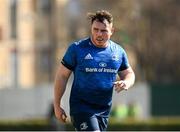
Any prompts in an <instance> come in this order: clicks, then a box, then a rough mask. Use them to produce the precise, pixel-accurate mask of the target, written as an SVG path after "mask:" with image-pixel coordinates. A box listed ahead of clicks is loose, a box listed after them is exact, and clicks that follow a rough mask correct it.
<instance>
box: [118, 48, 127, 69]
mask: <svg viewBox="0 0 180 132" xmlns="http://www.w3.org/2000/svg"><path fill="white" fill-rule="evenodd" d="M121 59H122V63H121V66H120V68H119V70H118V71H123V70H126V69H127V68H128V67H129V66H130V65H129V61H128V57H127V54H126V52H125V51H124V50H122V58H121Z"/></svg>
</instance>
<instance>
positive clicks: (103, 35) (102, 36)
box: [91, 20, 114, 47]
mask: <svg viewBox="0 0 180 132" xmlns="http://www.w3.org/2000/svg"><path fill="white" fill-rule="evenodd" d="M113 31H114V29H113V27H112V24H109V23H108V21H107V20H105V21H104V23H101V22H99V21H96V20H95V21H94V22H93V23H92V26H91V33H92V38H91V39H92V41H93V44H94V45H95V46H97V47H107V45H108V42H107V41H108V40H109V39H110V37H111V35H112V34H113Z"/></svg>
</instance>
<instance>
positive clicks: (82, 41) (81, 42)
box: [72, 38, 90, 47]
mask: <svg viewBox="0 0 180 132" xmlns="http://www.w3.org/2000/svg"><path fill="white" fill-rule="evenodd" d="M89 42H90V38H83V39H80V40H77V41H75V42H73V43H72V45H74V46H75V47H81V46H84V45H87V44H88V43H89Z"/></svg>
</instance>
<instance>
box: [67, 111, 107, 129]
mask: <svg viewBox="0 0 180 132" xmlns="http://www.w3.org/2000/svg"><path fill="white" fill-rule="evenodd" d="M71 122H72V124H73V126H74V128H75V130H76V131H106V129H107V124H108V118H107V117H101V116H97V115H91V116H90V115H88V114H77V115H73V116H71Z"/></svg>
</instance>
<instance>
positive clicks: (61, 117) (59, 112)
mask: <svg viewBox="0 0 180 132" xmlns="http://www.w3.org/2000/svg"><path fill="white" fill-rule="evenodd" d="M54 112H55V116H56V118H57V119H58V120H59V121H61V122H63V123H65V122H66V119H67V115H66V113H65V111H64V109H63V108H61V107H58V108H55V110H54Z"/></svg>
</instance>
